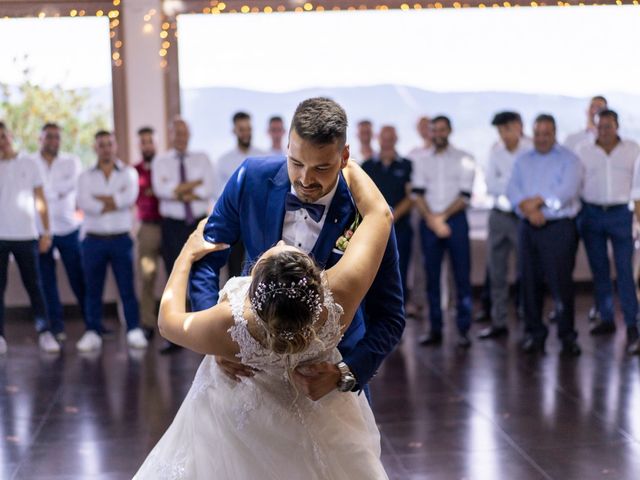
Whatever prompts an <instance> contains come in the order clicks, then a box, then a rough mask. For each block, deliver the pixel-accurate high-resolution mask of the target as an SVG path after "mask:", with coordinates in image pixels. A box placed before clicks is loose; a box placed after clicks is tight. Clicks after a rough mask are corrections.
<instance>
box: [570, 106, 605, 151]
mask: <svg viewBox="0 0 640 480" xmlns="http://www.w3.org/2000/svg"><path fill="white" fill-rule="evenodd" d="M606 108H607V99H606V98H604V97H603V96H602V95H596V96H595V97H593V98H592V99H591V101H590V102H589V108H588V109H587V112H586V114H587V126H586V127H585V128H584V129H582V130H579V131H577V132H574V133H572V134H570V135H569V136H567V138H566V139H565V141H564V146H565V147H566V148H568V149H569V150H571V151H572V152H574V153H577V151H578V148H579V147H580V144H582V143H584V142H588V143H593V142H595V140H596V136H597V134H598V132H597V127H596V119H597V117H598V114H599V113H600V112H601V111H603V110H605V109H606Z"/></svg>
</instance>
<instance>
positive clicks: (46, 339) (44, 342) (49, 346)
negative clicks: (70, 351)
mask: <svg viewBox="0 0 640 480" xmlns="http://www.w3.org/2000/svg"><path fill="white" fill-rule="evenodd" d="M38 345H40V350H42V351H43V352H46V353H59V352H60V344H59V343H58V342H56V339H55V338H53V335H52V334H51V332H42V333H41V334H40V336H39V337H38Z"/></svg>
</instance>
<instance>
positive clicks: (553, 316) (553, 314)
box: [547, 308, 558, 323]
mask: <svg viewBox="0 0 640 480" xmlns="http://www.w3.org/2000/svg"><path fill="white" fill-rule="evenodd" d="M547 321H548V322H549V323H556V322H557V321H558V310H556V309H555V308H554V309H553V310H551V311H550V312H549V315H547Z"/></svg>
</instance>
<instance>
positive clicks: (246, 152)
mask: <svg viewBox="0 0 640 480" xmlns="http://www.w3.org/2000/svg"><path fill="white" fill-rule="evenodd" d="M233 134H234V135H235V136H236V146H235V148H233V150H230V151H228V152H227V153H225V154H224V155H222V156H221V157H220V159H219V160H218V175H219V192H218V195H220V194H221V193H222V191H223V190H224V187H225V185H226V184H227V182H228V181H229V178H231V175H233V172H235V171H236V170H237V168H238V167H239V166H240V164H241V163H242V162H244V161H245V160H246V159H247V158H249V157H262V156H264V155H265V152H263V151H262V150H258V149H257V148H254V147H253V146H252V145H251V135H252V129H251V116H250V115H249V114H248V113H246V112H236V113H235V114H234V115H233ZM244 254H245V252H244V245H243V244H242V242H241V241H239V242H238V243H236V244H235V245H233V246H232V247H231V253H230V255H229V263H228V267H229V277H237V276H239V275H241V274H242V263H243V262H244Z"/></svg>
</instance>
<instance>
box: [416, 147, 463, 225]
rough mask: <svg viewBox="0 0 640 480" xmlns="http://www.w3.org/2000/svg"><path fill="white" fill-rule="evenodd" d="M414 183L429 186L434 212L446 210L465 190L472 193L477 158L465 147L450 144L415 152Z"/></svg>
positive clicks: (417, 186) (428, 202)
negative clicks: (439, 148) (440, 149)
mask: <svg viewBox="0 0 640 480" xmlns="http://www.w3.org/2000/svg"><path fill="white" fill-rule="evenodd" d="M413 169H414V170H413V187H414V188H418V189H424V190H425V193H424V195H425V199H426V201H427V204H428V205H429V208H430V209H431V211H432V212H433V213H442V212H444V211H445V210H446V209H447V207H448V206H449V205H451V204H452V203H453V202H454V201H455V200H456V199H457V198H458V197H459V196H460V194H461V193H466V194H469V195H470V194H471V190H472V188H473V179H474V177H475V161H474V159H473V157H472V156H471V155H470V154H468V153H467V152H464V151H462V150H458V149H457V148H455V147H454V146H452V145H449V146H448V147H447V148H446V149H445V150H444V151H442V152H436V150H435V148H430V149H428V150H425V151H424V152H422V153H417V154H415V155H414V159H413Z"/></svg>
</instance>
